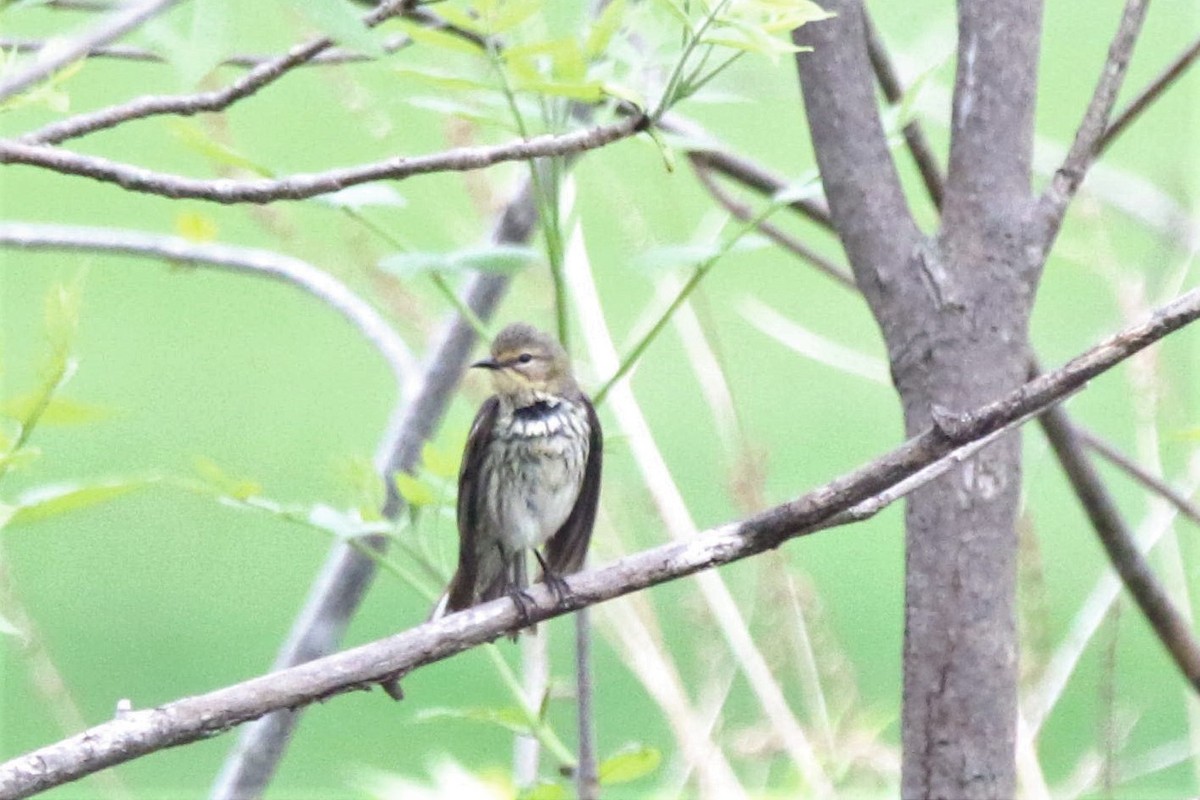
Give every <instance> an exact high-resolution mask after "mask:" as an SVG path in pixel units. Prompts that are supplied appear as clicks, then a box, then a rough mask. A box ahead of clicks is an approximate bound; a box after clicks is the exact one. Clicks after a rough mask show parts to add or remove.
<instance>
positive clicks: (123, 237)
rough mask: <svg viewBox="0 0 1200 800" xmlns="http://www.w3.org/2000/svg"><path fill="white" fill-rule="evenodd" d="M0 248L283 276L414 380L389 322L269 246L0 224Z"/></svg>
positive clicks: (401, 376)
mask: <svg viewBox="0 0 1200 800" xmlns="http://www.w3.org/2000/svg"><path fill="white" fill-rule="evenodd" d="M0 247H19V248H22V249H26V250H74V251H80V252H91V253H95V252H102V253H120V254H123V255H131V256H137V257H140V258H153V259H160V260H162V261H167V262H171V263H177V264H187V265H193V266H205V267H216V268H218V269H226V270H232V271H235V272H249V273H251V274H254V275H261V276H264V277H268V278H275V279H278V280H282V281H284V282H286V283H291V284H293V285H295V286H298V287H300V288H301V289H304V290H305V291H306V292H308V293H309V294H311V295H313V296H314V297H316V298H318V299H319V300H321V301H322V302H324V303H325V304H326V305H328V306H329V307H331V308H333V309H334V310H336V311H337V312H338V313H340V314H341V315H342V316H343V317H345V318H346V319H347V320H349V321H350V322H351V323H352V324H353V325H354V326H355V327H356V328H358V330H359V331H360V332H361V333H362V335H363V336H364V337H365V338H366V339H367V341H369V342H370V343H371V344H372V345H374V347H375V349H376V350H378V351H379V353H380V355H382V356H383V357H384V359H385V360H386V361H387V363H388V366H389V367H390V368H391V370H392V373H393V374H394V375H395V378H396V382H397V383H398V384H399V385H400V386H412V385H413V384H414V383H415V381H416V378H417V364H416V359H415V358H414V357H413V354H412V352H411V351H410V350H409V349H408V345H406V344H405V343H404V340H403V339H401V338H400V336H399V335H398V334H397V333H396V331H395V330H394V329H393V328H392V326H391V325H390V324H388V322H387V320H385V319H384V318H383V317H382V316H380V314H379V312H377V311H376V310H375V309H374V307H373V306H371V305H370V304H369V303H368V302H367V301H366V300H363V299H362V298H361V297H359V296H358V295H356V294H355V293H354V292H353V291H351V290H350V288H349V287H348V286H346V285H345V284H344V283H342V282H341V281H339V280H338V279H337V278H335V277H333V276H332V275H330V274H329V273H327V272H324V271H323V270H320V269H318V268H317V267H314V266H313V265H312V264H309V263H308V262H306V261H301V260H300V259H298V258H293V257H291V256H285V255H281V254H279V253H276V252H273V251H270V250H258V249H255V248H250V247H235V246H232V245H225V244H213V243H202V242H191V241H188V240H187V239H183V238H180V237H176V236H162V235H159V234H152V233H143V232H141V231H128V230H120V229H116V228H88V227H77V226H70V225H46V224H40V223H33V222H3V223H0Z"/></svg>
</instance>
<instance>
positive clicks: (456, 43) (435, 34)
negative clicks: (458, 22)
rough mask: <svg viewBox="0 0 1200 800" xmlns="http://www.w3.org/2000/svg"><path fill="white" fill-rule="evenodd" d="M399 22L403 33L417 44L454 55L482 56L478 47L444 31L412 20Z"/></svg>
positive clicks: (482, 52)
mask: <svg viewBox="0 0 1200 800" xmlns="http://www.w3.org/2000/svg"><path fill="white" fill-rule="evenodd" d="M399 22H400V27H401V28H402V29H403V30H404V33H405V34H406V35H407V36H408V37H409V38H410V39H412V40H413V41H414V42H416V43H417V44H420V45H425V46H427V47H433V48H436V49H439V50H446V51H450V52H454V53H466V54H467V55H470V56H481V55H483V54H484V51H483V50H482V49H481V48H480V47H479V45H477V44H475V43H474V42H471V41H468V40H467V39H464V38H462V37H461V36H455V35H454V34H452V33H447V32H446V31H444V30H439V29H437V28H431V27H429V26H427V25H423V24H421V23H419V22H414V21H412V20H405V19H401V20H399Z"/></svg>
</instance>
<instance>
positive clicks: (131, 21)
mask: <svg viewBox="0 0 1200 800" xmlns="http://www.w3.org/2000/svg"><path fill="white" fill-rule="evenodd" d="M177 2H179V0H142V2H140V3H128V4H127V5H124V6H121V7H119V8H117V9H115V10H114V11H113V13H112V14H111V15H110V16H107V17H105V18H104V19H102V20H100V21H99V22H97V23H95V24H94V25H91V26H90V27H88V28H87V29H85V30H84V31H83V32H82V33H80V34H79V35H78V36H76V37H74V38H72V39H63V40H58V39H50V40H49V41H47V42H46V44H45V45H44V46H43V47H42V48H41V49H40V50H38V53H37V55H36V56H34V58H33V63H31V64H29V65H28V66H26V67H25V68H24V69H21V70H18V71H17V72H15V73H14V74H12V75H9V76H8V77H6V78H2V79H0V102H3V101H4V100H7V99H8V98H10V97H12V96H13V95H14V94H17V93H18V92H23V91H24V90H26V89H28V88H29V87H30V86H33V85H34V84H35V83H37V82H38V81H40V80H42V79H44V78H46V77H48V76H49V75H50V74H52V73H53V72H55V71H56V70H59V69H62V68H63V67H65V66H66V65H68V64H70V63H71V62H73V61H78V60H79V59H81V58H86V57H87V54H88V51H89V50H91V49H92V48H94V47H99V46H101V45H105V44H108V43H109V42H111V41H113V40H114V39H118V38H120V37H121V36H123V35H124V34H126V33H128V32H129V31H131V30H133V29H134V28H136V27H138V26H139V25H141V24H142V23H144V22H146V20H148V19H150V18H152V17H155V16H157V15H159V14H161V13H163V12H164V11H166V10H167V9H169V8H170V7H171V6H173V5H175V3H177Z"/></svg>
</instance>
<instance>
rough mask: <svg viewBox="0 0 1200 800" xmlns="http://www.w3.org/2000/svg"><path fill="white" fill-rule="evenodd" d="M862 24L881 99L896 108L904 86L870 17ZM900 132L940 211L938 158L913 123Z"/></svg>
mask: <svg viewBox="0 0 1200 800" xmlns="http://www.w3.org/2000/svg"><path fill="white" fill-rule="evenodd" d="M864 21H865V22H866V28H867V54H868V55H869V56H870V57H871V69H873V70H874V71H875V80H876V81H878V82H879V88H881V89H882V90H883V96H884V97H886V98H887V101H888V102H889V103H891V104H893V105H895V104H897V103H899V102H900V101H901V100H903V99H904V84H902V83H901V82H900V75H899V73H897V72H896V67H895V65H894V64H893V63H892V59H891V57H890V56H889V55H888V52H887V47H886V46H885V45H884V43H883V37H882V36H880V35H879V29H878V28H876V27H875V24H874V23H873V22H872V21H871V15H870V14H866V15H864ZM901 132H902V134H903V135H904V143H905V145H907V147H908V152H909V153H911V154H912V157H913V161H914V162H916V165H917V170H918V171H920V173H921V180H922V181H923V182H924V183H925V191H927V192H928V193H929V199H931V200H932V201H933V205H934V206H935V207H936V208H937V209H939V210H941V207H942V199H943V197H944V195H945V192H946V187H945V181H944V179H943V177H942V168H941V167H940V166H938V163H937V158H935V157H934V155H933V148H931V147H930V146H929V140H928V139H927V138H926V137H925V132H924V131H923V130H922V129H921V126H920V124H919V123H917V121H916V120H913V121H912V122H909V123H908V124H907V125H905V126H904V129H903V130H902V131H901Z"/></svg>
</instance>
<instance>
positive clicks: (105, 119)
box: [21, 0, 413, 144]
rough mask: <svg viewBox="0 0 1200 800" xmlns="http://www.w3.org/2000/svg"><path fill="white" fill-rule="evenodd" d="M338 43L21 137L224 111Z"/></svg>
mask: <svg viewBox="0 0 1200 800" xmlns="http://www.w3.org/2000/svg"><path fill="white" fill-rule="evenodd" d="M412 3H413V0H383V1H382V2H381V3H379V5H377V6H376V7H375V8H373V9H371V11H370V12H369V13H367V14H365V15H364V16H363V18H362V19H363V24H364V25H366V26H367V27H368V28H372V27H375V26H376V25H378V24H380V23H381V22H383V21H384V20H386V19H390V18H391V17H394V16H395V15H396V14H399V13H402V12H404V11H405V10H406V9H407V8H408V7H409V6H411V5H412ZM333 45H334V42H333V40H332V39H330V38H328V37H326V36H318V37H316V38H314V39H310V40H309V41H307V42H303V43H301V44H298V45H295V46H294V47H292V48H291V49H290V50H288V51H287V52H286V53H284V54H283V55H281V56H278V57H276V58H273V59H271V60H270V61H267V62H264V63H261V64H258V65H256V66H255V67H254V68H253V69H251V70H250V71H249V72H248V73H246V74H245V75H243V76H242V77H240V78H238V79H237V80H236V81H234V82H233V83H231V84H229V85H228V86H226V87H224V88H222V89H217V90H214V91H211V92H197V93H195V94H183V95H147V96H145V97H138V98H134V99H133V100H130V101H128V102H126V103H119V104H117V105H113V106H109V107H107V108H102V109H100V110H98V111H91V112H88V113H85V114H78V115H76V116H73V117H68V118H67V119H64V120H60V121H58V122H54V123H51V124H50V125H47V126H46V127H44V128H41V129H40V130H37V131H34V132H33V133H30V134H26V135H25V136H23V137H21V141H23V142H25V143H27V144H58V143H61V142H65V141H66V140H67V139H72V138H75V137H77V136H83V135H85V134H89V133H95V132H96V131H100V130H104V129H105V128H112V127H114V126H116V125H120V124H122V123H125V122H129V121H131V120H135V119H144V118H145V117H151V116H155V115H158V114H184V115H189V114H199V113H201V112H204V111H220V110H222V109H225V108H228V107H229V106H230V105H232V104H233V103H235V102H236V101H238V100H241V99H243V98H246V97H249V96H250V95H252V94H254V93H255V92H257V91H258V90H259V89H262V88H263V87H264V86H267V85H268V84H271V83H274V82H275V81H276V80H278V79H279V78H281V77H283V76H284V75H285V74H287V73H288V72H289V71H291V70H292V69H294V68H295V67H298V66H300V65H301V64H304V63H306V62H308V61H310V60H312V59H313V58H315V57H316V56H317V55H318V54H320V53H321V52H323V51H325V50H328V49H329V48H331V47H333Z"/></svg>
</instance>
